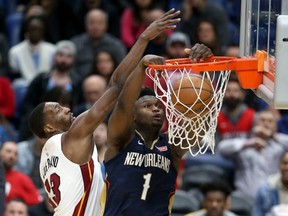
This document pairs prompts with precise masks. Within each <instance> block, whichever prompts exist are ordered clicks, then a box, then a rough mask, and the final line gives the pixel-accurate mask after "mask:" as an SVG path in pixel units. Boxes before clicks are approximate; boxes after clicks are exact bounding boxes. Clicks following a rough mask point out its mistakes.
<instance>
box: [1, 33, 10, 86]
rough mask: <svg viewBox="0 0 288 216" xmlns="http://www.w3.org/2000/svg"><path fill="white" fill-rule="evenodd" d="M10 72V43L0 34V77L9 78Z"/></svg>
mask: <svg viewBox="0 0 288 216" xmlns="http://www.w3.org/2000/svg"><path fill="white" fill-rule="evenodd" d="M8 72H9V65H8V42H7V39H6V37H5V35H4V34H2V33H0V76H8ZM0 86H1V85H0Z"/></svg>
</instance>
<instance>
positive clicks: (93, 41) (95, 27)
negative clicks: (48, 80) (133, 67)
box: [72, 9, 127, 81]
mask: <svg viewBox="0 0 288 216" xmlns="http://www.w3.org/2000/svg"><path fill="white" fill-rule="evenodd" d="M107 16H108V15H107V13H106V12H104V11H102V10H99V9H92V10H91V11H89V12H88V13H87V16H86V23H85V24H86V32H85V33H83V34H81V35H77V36H75V37H74V38H72V41H73V42H74V43H75V45H76V48H77V54H76V58H75V69H76V71H77V74H78V75H79V81H82V80H83V78H84V77H85V76H86V75H87V74H88V73H89V72H90V71H91V69H92V64H93V59H94V57H95V53H96V52H97V51H98V50H100V49H103V48H105V49H109V50H111V51H112V52H113V54H114V56H115V58H116V60H117V64H119V63H120V61H121V60H122V59H123V58H124V56H125V55H126V52H127V50H126V48H125V46H124V45H123V43H122V42H121V41H120V40H119V39H117V38H116V37H114V36H112V35H110V34H109V33H107V28H108V17H107Z"/></svg>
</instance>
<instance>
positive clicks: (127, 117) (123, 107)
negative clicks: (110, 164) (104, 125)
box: [105, 55, 165, 162]
mask: <svg viewBox="0 0 288 216" xmlns="http://www.w3.org/2000/svg"><path fill="white" fill-rule="evenodd" d="M164 62H165V61H164V58H163V57H160V56H156V55H146V56H144V57H143V58H142V60H141V61H140V63H139V64H138V66H137V67H136V69H135V70H134V72H133V73H132V74H131V75H130V76H129V78H128V79H127V81H126V83H125V85H124V87H123V89H122V92H121V94H120V96H119V99H118V101H117V103H116V106H115V108H114V110H113V113H112V115H111V117H110V120H109V123H108V132H107V133H108V134H107V135H108V149H107V151H106V154H105V161H106V162H107V161H108V160H110V159H112V158H113V157H114V156H116V155H117V154H118V153H119V152H120V151H121V150H122V149H123V148H125V146H126V145H127V144H128V143H129V141H130V140H131V139H132V138H133V136H134V109H135V102H136V100H137V98H138V97H139V94H140V91H141V87H142V84H143V80H144V78H145V69H146V68H147V66H148V64H164Z"/></svg>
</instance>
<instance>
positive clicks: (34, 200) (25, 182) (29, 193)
mask: <svg viewBox="0 0 288 216" xmlns="http://www.w3.org/2000/svg"><path fill="white" fill-rule="evenodd" d="M5 178H6V203H7V202H8V201H9V200H11V199H14V198H18V199H22V200H23V201H24V202H25V203H26V204H27V205H29V206H32V205H35V204H38V203H40V202H41V201H42V196H41V195H40V194H39V192H38V190H37V188H36V187H35V185H34V184H33V182H32V180H31V179H30V178H29V177H28V176H26V175H25V174H23V173H21V172H19V171H17V170H10V171H8V172H6V173H5Z"/></svg>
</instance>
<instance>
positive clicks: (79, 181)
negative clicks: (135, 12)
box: [29, 9, 180, 216]
mask: <svg viewBox="0 0 288 216" xmlns="http://www.w3.org/2000/svg"><path fill="white" fill-rule="evenodd" d="M179 13H180V12H179V11H176V12H175V11H174V9H171V10H170V11H168V12H167V13H165V14H164V15H163V16H162V17H160V18H159V19H157V20H155V21H154V22H153V23H151V24H150V26H148V27H147V29H146V30H145V31H144V32H143V33H142V34H141V36H140V37H139V39H138V41H137V42H136V43H135V45H134V46H133V48H132V49H131V50H130V52H129V53H128V55H127V56H126V57H125V59H124V60H123V61H122V62H121V63H120V65H119V66H118V67H117V69H116V70H115V72H114V73H113V76H112V77H111V81H110V82H109V86H108V88H107V90H106V92H105V93H104V95H103V96H102V97H101V98H100V99H99V100H98V101H97V102H96V103H95V104H94V105H93V106H92V107H91V108H90V109H89V110H87V111H85V112H84V113H82V114H81V115H79V116H78V117H77V118H76V119H75V118H74V117H73V114H72V113H71V111H70V109H69V108H65V107H62V106H60V105H59V104H58V103H53V102H45V103H41V104H39V105H38V106H37V107H36V108H35V109H34V110H33V111H32V113H31V116H30V121H29V126H30V129H31V130H32V132H33V133H34V134H35V135H36V136H38V137H40V138H45V139H47V142H46V144H45V145H44V147H43V150H42V154H41V160H40V167H39V168H40V175H41V178H42V181H43V184H44V186H45V189H46V192H47V194H48V196H49V200H50V204H51V205H52V206H53V207H54V210H55V214H54V215H57V216H58V215H59V216H72V215H73V216H74V215H77V216H98V215H99V214H100V212H99V210H100V194H101V191H102V187H103V180H102V175H101V168H100V163H99V162H98V158H97V150H96V147H95V145H94V143H93V141H92V134H93V131H94V130H95V128H96V127H97V126H98V125H99V124H100V123H101V122H102V121H103V120H104V118H105V117H106V115H107V114H108V113H109V112H110V111H111V109H112V108H113V106H114V104H115V102H116V100H117V98H118V95H119V94H120V92H121V89H122V86H123V85H124V82H125V80H126V78H127V77H128V75H129V74H130V73H131V72H132V71H133V70H134V69H135V68H136V66H137V64H138V62H139V61H140V59H141V57H142V55H143V53H144V50H145V48H146V46H147V44H148V42H149V41H150V40H152V39H154V38H155V37H156V36H158V35H159V34H161V32H163V31H166V30H168V29H174V28H175V27H176V26H175V24H176V23H177V22H179V21H180V19H179V18H176V17H177V16H178V15H179Z"/></svg>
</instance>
